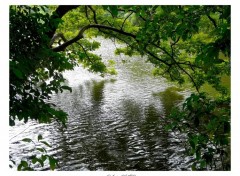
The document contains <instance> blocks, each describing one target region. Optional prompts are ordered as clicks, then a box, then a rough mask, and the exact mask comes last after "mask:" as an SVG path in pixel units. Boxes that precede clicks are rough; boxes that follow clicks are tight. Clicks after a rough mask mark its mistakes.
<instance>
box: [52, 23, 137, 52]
mask: <svg viewBox="0 0 240 176" xmlns="http://www.w3.org/2000/svg"><path fill="white" fill-rule="evenodd" d="M90 28H96V29H108V30H111V31H114V32H117V33H120V34H123V35H126V36H129V37H132V38H136V35H134V34H131V33H128V32H125V31H122V30H120V29H117V28H113V27H110V26H105V25H100V24H90V25H87V26H84V27H83V28H82V29H81V30H80V31H79V33H78V35H77V36H76V37H74V38H73V39H71V40H69V41H67V42H65V43H63V44H62V45H60V46H58V47H56V48H53V49H52V50H53V51H55V52H59V51H64V49H65V48H66V47H68V46H69V45H71V44H73V43H75V42H77V41H78V40H80V39H82V38H83V33H84V32H85V31H86V30H87V29H90Z"/></svg>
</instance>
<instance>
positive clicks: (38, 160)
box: [10, 135, 58, 171]
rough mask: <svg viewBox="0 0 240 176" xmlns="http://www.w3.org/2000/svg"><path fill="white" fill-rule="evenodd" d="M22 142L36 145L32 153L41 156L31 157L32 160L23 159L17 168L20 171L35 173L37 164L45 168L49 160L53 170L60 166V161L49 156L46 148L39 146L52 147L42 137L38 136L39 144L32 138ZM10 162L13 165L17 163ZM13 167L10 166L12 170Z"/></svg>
mask: <svg viewBox="0 0 240 176" xmlns="http://www.w3.org/2000/svg"><path fill="white" fill-rule="evenodd" d="M22 141H23V142H27V143H32V144H34V149H32V151H37V152H38V153H40V154H39V155H38V156H37V155H33V156H31V157H30V158H29V159H30V160H23V159H22V160H21V162H20V163H19V165H18V167H17V170H18V171H33V170H34V166H35V165H37V164H40V165H41V167H44V165H45V164H46V161H47V160H48V164H49V166H50V169H51V170H54V169H55V168H56V166H57V165H58V161H57V160H56V159H55V158H54V157H53V156H50V155H48V154H47V150H46V149H45V147H40V146H39V145H41V144H44V145H45V146H47V147H51V145H49V144H48V143H47V142H46V141H44V140H43V137H42V135H38V138H37V142H38V143H36V142H34V141H33V140H32V139H30V138H24V139H22ZM10 161H12V163H13V164H16V163H15V161H13V160H11V159H10ZM12 167H13V166H12V165H10V168H12Z"/></svg>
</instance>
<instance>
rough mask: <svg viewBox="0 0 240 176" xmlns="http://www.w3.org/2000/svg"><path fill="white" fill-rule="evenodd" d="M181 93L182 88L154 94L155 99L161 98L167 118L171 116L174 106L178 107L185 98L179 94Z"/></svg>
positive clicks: (170, 88) (173, 88)
mask: <svg viewBox="0 0 240 176" xmlns="http://www.w3.org/2000/svg"><path fill="white" fill-rule="evenodd" d="M180 91H182V89H181V88H177V87H168V88H167V89H166V90H164V91H163V92H159V93H154V94H153V96H155V97H160V99H161V101H162V104H163V107H164V110H165V115H166V116H167V115H169V114H170V112H171V110H172V108H173V107H174V106H177V105H178V104H179V103H181V102H182V101H183V99H184V96H183V95H181V94H179V92H180Z"/></svg>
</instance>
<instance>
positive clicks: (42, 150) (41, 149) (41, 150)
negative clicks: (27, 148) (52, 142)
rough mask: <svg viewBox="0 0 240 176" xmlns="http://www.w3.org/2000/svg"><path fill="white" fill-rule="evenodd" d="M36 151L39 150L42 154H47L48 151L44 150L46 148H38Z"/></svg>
mask: <svg viewBox="0 0 240 176" xmlns="http://www.w3.org/2000/svg"><path fill="white" fill-rule="evenodd" d="M36 149H37V150H38V151H40V152H42V153H44V152H47V151H46V149H44V148H36Z"/></svg>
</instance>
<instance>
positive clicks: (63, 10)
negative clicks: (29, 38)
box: [47, 5, 79, 39]
mask: <svg viewBox="0 0 240 176" xmlns="http://www.w3.org/2000/svg"><path fill="white" fill-rule="evenodd" d="M77 7H79V5H60V6H58V8H57V9H56V10H55V12H53V15H52V16H51V17H50V23H51V22H52V21H53V20H56V19H58V18H62V17H63V16H64V15H65V14H66V13H67V12H69V11H70V10H73V9H76V8H77ZM49 26H51V27H50V31H49V32H47V36H48V37H49V38H50V39H51V38H52V37H53V35H54V34H55V32H56V30H57V27H58V24H57V25H55V26H53V25H51V24H49Z"/></svg>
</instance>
